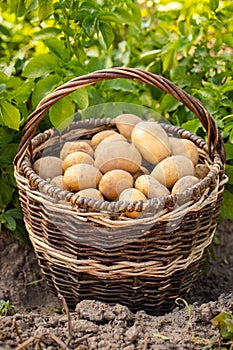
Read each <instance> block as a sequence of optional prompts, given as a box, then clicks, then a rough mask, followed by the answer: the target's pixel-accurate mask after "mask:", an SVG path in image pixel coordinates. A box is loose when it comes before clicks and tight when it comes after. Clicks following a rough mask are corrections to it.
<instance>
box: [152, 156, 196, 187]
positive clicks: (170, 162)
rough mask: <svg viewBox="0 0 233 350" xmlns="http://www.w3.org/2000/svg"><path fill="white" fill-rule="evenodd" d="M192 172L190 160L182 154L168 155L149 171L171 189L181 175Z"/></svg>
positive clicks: (191, 173)
mask: <svg viewBox="0 0 233 350" xmlns="http://www.w3.org/2000/svg"><path fill="white" fill-rule="evenodd" d="M193 174H194V166H193V163H192V161H191V160H190V159H189V158H187V157H184V156H177V155H176V156H170V157H167V158H165V159H163V160H162V161H161V162H160V163H159V164H157V165H156V166H155V168H154V169H153V171H152V172H151V176H153V177H154V178H155V179H156V180H158V181H159V182H160V183H161V184H162V185H164V186H166V187H167V188H168V189H171V188H172V186H173V185H174V184H175V183H176V181H178V180H179V179H180V178H181V177H183V176H186V175H193Z"/></svg>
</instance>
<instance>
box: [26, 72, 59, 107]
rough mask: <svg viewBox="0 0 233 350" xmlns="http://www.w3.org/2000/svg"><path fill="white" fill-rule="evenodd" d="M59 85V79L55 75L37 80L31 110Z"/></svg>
mask: <svg viewBox="0 0 233 350" xmlns="http://www.w3.org/2000/svg"><path fill="white" fill-rule="evenodd" d="M60 83H61V78H60V77H59V76H58V75H56V74H50V75H48V76H47V77H45V78H44V79H42V80H39V81H38V83H37V84H36V86H35V88H34V91H33V94H32V105H33V108H35V107H36V106H37V105H38V103H39V102H40V101H41V100H42V99H43V98H44V97H45V96H46V95H47V94H49V93H50V92H51V91H52V90H53V89H54V88H55V87H56V86H58V85H59V84H60Z"/></svg>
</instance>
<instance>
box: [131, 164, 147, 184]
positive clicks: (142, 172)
mask: <svg viewBox="0 0 233 350" xmlns="http://www.w3.org/2000/svg"><path fill="white" fill-rule="evenodd" d="M149 174H150V172H149V170H148V169H147V168H145V167H144V166H140V168H139V169H138V171H136V173H134V174H133V179H134V181H135V180H136V179H137V178H138V177H139V176H141V175H149Z"/></svg>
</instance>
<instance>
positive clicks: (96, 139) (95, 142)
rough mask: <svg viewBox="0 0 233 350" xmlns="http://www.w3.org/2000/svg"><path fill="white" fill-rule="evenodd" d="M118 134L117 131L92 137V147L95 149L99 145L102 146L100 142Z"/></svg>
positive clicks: (103, 132)
mask: <svg viewBox="0 0 233 350" xmlns="http://www.w3.org/2000/svg"><path fill="white" fill-rule="evenodd" d="M116 134H118V132H116V131H115V130H103V131H100V132H98V133H97V134H95V135H94V136H92V139H91V146H92V147H93V148H94V149H95V148H96V147H97V146H98V144H100V142H101V141H103V139H105V137H108V136H111V135H116Z"/></svg>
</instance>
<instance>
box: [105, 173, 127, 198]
mask: <svg viewBox="0 0 233 350" xmlns="http://www.w3.org/2000/svg"><path fill="white" fill-rule="evenodd" d="M133 182H134V181H133V177H132V175H131V174H130V173H128V172H127V171H125V170H120V169H115V170H111V171H108V172H107V173H106V174H104V175H103V177H102V179H101V180H100V183H99V190H100V191H101V193H102V194H103V195H104V196H105V197H106V198H107V199H108V200H115V199H116V198H118V197H119V195H120V193H121V192H122V191H124V190H125V189H126V188H130V187H133Z"/></svg>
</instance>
